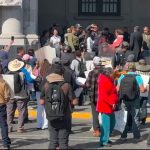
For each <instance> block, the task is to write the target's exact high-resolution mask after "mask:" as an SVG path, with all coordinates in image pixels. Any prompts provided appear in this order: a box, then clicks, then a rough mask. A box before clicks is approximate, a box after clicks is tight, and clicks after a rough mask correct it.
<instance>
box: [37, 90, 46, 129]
mask: <svg viewBox="0 0 150 150" xmlns="http://www.w3.org/2000/svg"><path fill="white" fill-rule="evenodd" d="M36 99H37V128H42V129H46V128H48V120H47V118H46V113H45V108H44V106H43V105H41V104H40V92H36Z"/></svg>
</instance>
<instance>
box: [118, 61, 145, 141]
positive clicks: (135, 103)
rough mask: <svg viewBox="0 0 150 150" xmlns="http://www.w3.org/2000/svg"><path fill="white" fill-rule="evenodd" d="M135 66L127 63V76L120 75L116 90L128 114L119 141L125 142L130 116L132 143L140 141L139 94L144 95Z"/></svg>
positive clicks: (141, 82) (140, 79) (141, 81)
mask: <svg viewBox="0 0 150 150" xmlns="http://www.w3.org/2000/svg"><path fill="white" fill-rule="evenodd" d="M135 71H136V68H135V65H134V64H132V63H129V65H128V73H127V75H121V77H120V78H119V80H118V85H117V89H118V91H119V99H120V100H121V101H122V106H123V108H124V109H125V110H126V111H127V112H128V116H127V123H126V126H125V129H124V131H123V133H122V135H121V140H123V141H124V140H126V138H127V133H128V130H129V122H128V121H129V116H130V115H131V116H132V119H131V121H132V130H133V135H134V141H135V142H139V141H140V140H141V134H140V130H139V125H140V122H139V120H140V92H142V93H144V92H145V91H146V89H145V88H144V86H143V80H142V78H141V76H140V75H137V74H135Z"/></svg>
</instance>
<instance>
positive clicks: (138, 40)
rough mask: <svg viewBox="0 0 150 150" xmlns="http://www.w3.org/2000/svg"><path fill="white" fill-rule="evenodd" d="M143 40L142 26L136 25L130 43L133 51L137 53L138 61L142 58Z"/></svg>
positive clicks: (136, 58)
mask: <svg viewBox="0 0 150 150" xmlns="http://www.w3.org/2000/svg"><path fill="white" fill-rule="evenodd" d="M142 42H143V37H142V34H141V33H140V27H139V26H135V27H134V32H133V33H131V35H130V44H129V45H130V50H131V51H133V53H134V55H135V61H138V60H139V58H140V54H141V48H142Z"/></svg>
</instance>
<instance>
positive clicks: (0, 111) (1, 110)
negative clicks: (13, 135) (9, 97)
mask: <svg viewBox="0 0 150 150" xmlns="http://www.w3.org/2000/svg"><path fill="white" fill-rule="evenodd" d="M0 127H1V136H2V141H3V145H4V146H8V145H10V144H11V141H10V138H9V137H8V125H7V112H6V105H2V106H0Z"/></svg>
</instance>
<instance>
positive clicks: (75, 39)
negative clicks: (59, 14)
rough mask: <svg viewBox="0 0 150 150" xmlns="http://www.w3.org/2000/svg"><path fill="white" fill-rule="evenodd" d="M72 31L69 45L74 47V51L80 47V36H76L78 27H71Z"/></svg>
mask: <svg viewBox="0 0 150 150" xmlns="http://www.w3.org/2000/svg"><path fill="white" fill-rule="evenodd" d="M70 30H71V33H68V45H69V46H70V47H71V48H72V52H75V50H78V49H79V38H78V37H77V36H76V32H77V31H76V28H75V27H74V26H71V27H70Z"/></svg>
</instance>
